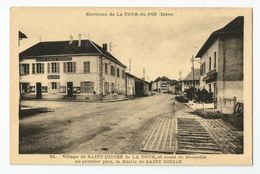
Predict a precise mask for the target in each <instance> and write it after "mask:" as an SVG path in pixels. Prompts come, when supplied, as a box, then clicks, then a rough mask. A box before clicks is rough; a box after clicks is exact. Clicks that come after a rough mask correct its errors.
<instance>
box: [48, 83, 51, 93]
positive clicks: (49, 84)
mask: <svg viewBox="0 0 260 174" xmlns="http://www.w3.org/2000/svg"><path fill="white" fill-rule="evenodd" d="M50 90H51V83H48V92H49V91H50Z"/></svg>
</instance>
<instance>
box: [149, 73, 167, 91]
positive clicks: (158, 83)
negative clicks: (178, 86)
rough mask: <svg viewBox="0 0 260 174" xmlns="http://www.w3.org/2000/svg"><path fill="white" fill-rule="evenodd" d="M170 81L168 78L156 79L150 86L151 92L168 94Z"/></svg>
mask: <svg viewBox="0 0 260 174" xmlns="http://www.w3.org/2000/svg"><path fill="white" fill-rule="evenodd" d="M170 82H171V80H170V79H169V78H168V77H165V76H163V77H158V78H157V79H155V80H154V82H153V84H152V91H156V92H168V91H169V87H170Z"/></svg>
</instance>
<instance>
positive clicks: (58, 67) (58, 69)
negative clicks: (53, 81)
mask: <svg viewBox="0 0 260 174" xmlns="http://www.w3.org/2000/svg"><path fill="white" fill-rule="evenodd" d="M56 65H57V67H56V68H57V73H60V63H59V62H57V63H56Z"/></svg>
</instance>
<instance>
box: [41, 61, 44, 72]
mask: <svg viewBox="0 0 260 174" xmlns="http://www.w3.org/2000/svg"><path fill="white" fill-rule="evenodd" d="M41 73H44V63H41Z"/></svg>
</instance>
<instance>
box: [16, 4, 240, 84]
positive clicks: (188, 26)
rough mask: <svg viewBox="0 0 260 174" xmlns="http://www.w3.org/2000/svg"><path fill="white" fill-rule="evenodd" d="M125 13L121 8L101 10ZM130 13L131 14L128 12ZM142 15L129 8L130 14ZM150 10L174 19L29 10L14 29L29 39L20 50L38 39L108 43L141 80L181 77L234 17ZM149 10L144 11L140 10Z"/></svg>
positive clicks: (218, 13) (199, 11) (22, 15)
mask: <svg viewBox="0 0 260 174" xmlns="http://www.w3.org/2000/svg"><path fill="white" fill-rule="evenodd" d="M110 11H113V12H119V13H120V12H125V10H124V11H123V10H122V9H121V10H120V9H113V10H107V11H106V12H108V13H109V12H110ZM130 11H131V10H130ZM134 11H136V12H142V11H140V9H139V10H137V9H132V12H134ZM149 11H152V12H154V11H156V12H158V13H160V12H168V13H174V16H167V17H166V16H164V17H162V16H157V17H141V16H137V17H136V16H135V17H125V16H123V17H119V16H114V17H100V16H99V17H97V16H94V17H93V16H86V13H87V12H98V13H102V12H104V10H102V9H96V10H89V9H82V8H78V9H54V8H52V9H48V10H47V9H39V8H37V9H34V10H28V9H24V10H21V9H20V10H19V11H18V14H19V20H18V18H17V21H16V22H17V23H18V29H19V30H21V31H22V32H23V33H25V34H26V35H27V36H28V39H24V40H22V42H21V46H20V50H21V51H23V50H24V49H26V48H28V47H30V46H32V45H34V44H36V43H38V42H39V41H40V37H41V40H42V41H50V40H69V35H73V37H74V39H78V33H81V35H82V39H87V38H88V33H90V39H91V40H93V41H94V42H96V43H97V44H99V45H102V43H108V42H112V43H113V45H114V47H113V48H112V54H113V55H114V56H115V57H116V58H117V59H118V60H119V61H121V62H122V63H124V64H125V65H127V66H128V64H129V58H131V60H132V61H131V62H132V66H131V67H132V70H131V73H132V74H134V75H136V76H138V77H142V76H143V68H145V69H146V80H149V81H150V80H154V79H155V78H157V77H158V76H167V77H169V78H171V79H178V78H179V72H180V71H181V75H182V77H185V75H187V73H188V72H189V71H190V69H191V61H190V59H191V56H192V55H196V53H197V52H198V50H199V49H200V48H201V46H202V45H203V43H204V42H205V41H206V39H207V38H208V37H209V35H210V34H211V33H212V32H213V31H215V30H217V29H219V28H221V27H223V26H224V25H226V24H227V23H228V22H230V21H231V20H232V19H234V18H235V17H236V16H237V14H236V13H228V14H227V13H221V12H219V11H214V10H207V11H206V10H203V9H200V10H194V9H171V10H169V9H161V10H160V9H157V10H156V9H150V10H149ZM143 12H148V11H143Z"/></svg>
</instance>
